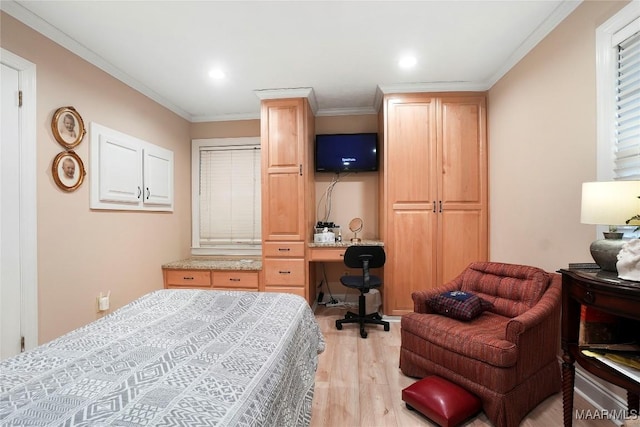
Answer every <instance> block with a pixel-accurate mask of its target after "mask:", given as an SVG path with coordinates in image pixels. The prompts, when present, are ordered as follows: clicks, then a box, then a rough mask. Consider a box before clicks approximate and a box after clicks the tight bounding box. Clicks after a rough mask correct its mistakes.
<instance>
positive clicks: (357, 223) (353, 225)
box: [349, 218, 364, 243]
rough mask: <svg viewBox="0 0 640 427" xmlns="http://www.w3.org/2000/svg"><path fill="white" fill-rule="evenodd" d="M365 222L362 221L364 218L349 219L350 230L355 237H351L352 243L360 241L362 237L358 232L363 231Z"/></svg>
mask: <svg viewBox="0 0 640 427" xmlns="http://www.w3.org/2000/svg"><path fill="white" fill-rule="evenodd" d="M363 225H364V223H363V222H362V218H353V219H352V220H351V221H349V230H351V231H352V232H353V238H352V239H351V242H352V243H358V242H360V240H361V239H360V238H359V237H358V233H359V232H360V231H362V226H363Z"/></svg>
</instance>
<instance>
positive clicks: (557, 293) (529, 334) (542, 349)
mask: <svg viewBox="0 0 640 427" xmlns="http://www.w3.org/2000/svg"><path fill="white" fill-rule="evenodd" d="M561 304H562V281H561V278H560V275H557V274H554V276H553V278H552V279H551V284H550V285H549V288H548V289H547V291H546V292H545V293H544V295H543V296H542V298H540V301H538V303H537V304H536V305H535V306H533V307H532V308H531V309H530V310H528V311H527V312H526V313H523V314H522V315H520V316H518V317H515V318H513V319H511V320H509V322H508V323H507V329H506V335H505V339H506V340H507V341H509V342H512V343H514V344H515V345H516V346H517V347H518V353H519V355H520V356H519V358H518V360H519V362H518V367H517V372H518V373H517V376H518V377H519V378H524V377H527V376H529V375H531V374H532V373H533V372H536V371H537V370H539V369H541V368H542V367H543V366H545V365H546V364H547V363H549V361H550V360H553V359H554V358H556V357H557V356H558V352H559V348H560V308H561Z"/></svg>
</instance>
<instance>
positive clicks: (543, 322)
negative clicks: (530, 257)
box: [400, 262, 561, 427]
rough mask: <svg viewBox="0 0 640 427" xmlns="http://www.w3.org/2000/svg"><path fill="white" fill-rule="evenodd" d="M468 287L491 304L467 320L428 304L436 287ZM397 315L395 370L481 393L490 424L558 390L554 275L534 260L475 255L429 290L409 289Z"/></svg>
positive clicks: (514, 421) (502, 424)
mask: <svg viewBox="0 0 640 427" xmlns="http://www.w3.org/2000/svg"><path fill="white" fill-rule="evenodd" d="M453 290H461V291H465V292H471V293H473V294H475V295H477V296H479V297H480V298H482V299H484V300H486V301H489V302H490V303H492V304H493V307H492V308H489V309H488V310H487V311H485V312H483V313H482V314H480V315H479V316H478V317H476V318H474V319H472V320H470V321H462V320H456V319H453V318H450V317H448V316H445V315H442V314H436V313H434V312H433V311H432V309H431V306H430V304H429V303H428V301H429V299H430V298H432V297H433V296H435V295H439V294H441V293H443V292H447V291H453ZM412 297H413V301H414V312H413V313H409V314H405V315H404V316H402V323H401V325H402V329H401V339H402V342H401V347H400V369H401V370H402V372H403V373H404V374H405V375H408V376H411V377H417V378H422V377H425V376H427V375H438V376H440V377H443V378H446V379H447V380H449V381H451V382H453V383H456V384H458V385H460V386H462V387H463V388H465V389H467V390H468V391H470V392H471V393H474V394H476V395H477V396H478V397H480V399H481V400H482V405H483V409H484V412H485V414H486V415H487V417H488V418H489V419H490V420H491V422H493V424H495V425H496V426H497V427H512V426H517V425H519V424H520V421H521V420H522V418H523V417H524V416H525V415H526V414H527V413H528V412H529V411H530V410H531V409H533V408H534V407H536V406H537V405H538V404H539V403H540V402H541V401H542V400H544V399H545V398H546V397H548V396H550V395H551V394H553V393H556V392H558V391H560V365H559V361H558V357H557V356H558V351H559V347H560V306H561V278H560V276H559V275H558V274H552V273H547V272H545V271H544V270H541V269H539V268H535V267H528V266H522V265H512V264H502V263H492V262H478V263H472V264H471V265H469V266H468V267H467V269H465V270H464V271H463V272H462V273H461V274H460V275H459V276H458V277H457V278H455V279H454V280H453V281H451V282H449V283H448V284H446V285H443V286H441V287H439V288H436V289H431V290H429V291H420V292H414V293H413V294H412Z"/></svg>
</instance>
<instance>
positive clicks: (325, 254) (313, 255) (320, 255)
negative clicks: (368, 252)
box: [309, 240, 384, 262]
mask: <svg viewBox="0 0 640 427" xmlns="http://www.w3.org/2000/svg"><path fill="white" fill-rule="evenodd" d="M353 245H362V246H384V243H383V242H382V241H380V240H361V241H360V242H357V243H352V242H350V241H346V242H336V243H309V261H310V262H325V261H326V262H332V261H339V262H342V260H343V259H344V253H345V251H346V250H347V248H348V247H349V246H353Z"/></svg>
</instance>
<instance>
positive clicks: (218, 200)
mask: <svg viewBox="0 0 640 427" xmlns="http://www.w3.org/2000/svg"><path fill="white" fill-rule="evenodd" d="M199 196H200V246H201V247H205V246H216V245H229V244H233V245H259V244H260V243H261V234H260V231H261V230H260V221H261V214H260V205H261V203H260V147H259V146H218V147H203V148H201V150H200V195H199Z"/></svg>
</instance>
